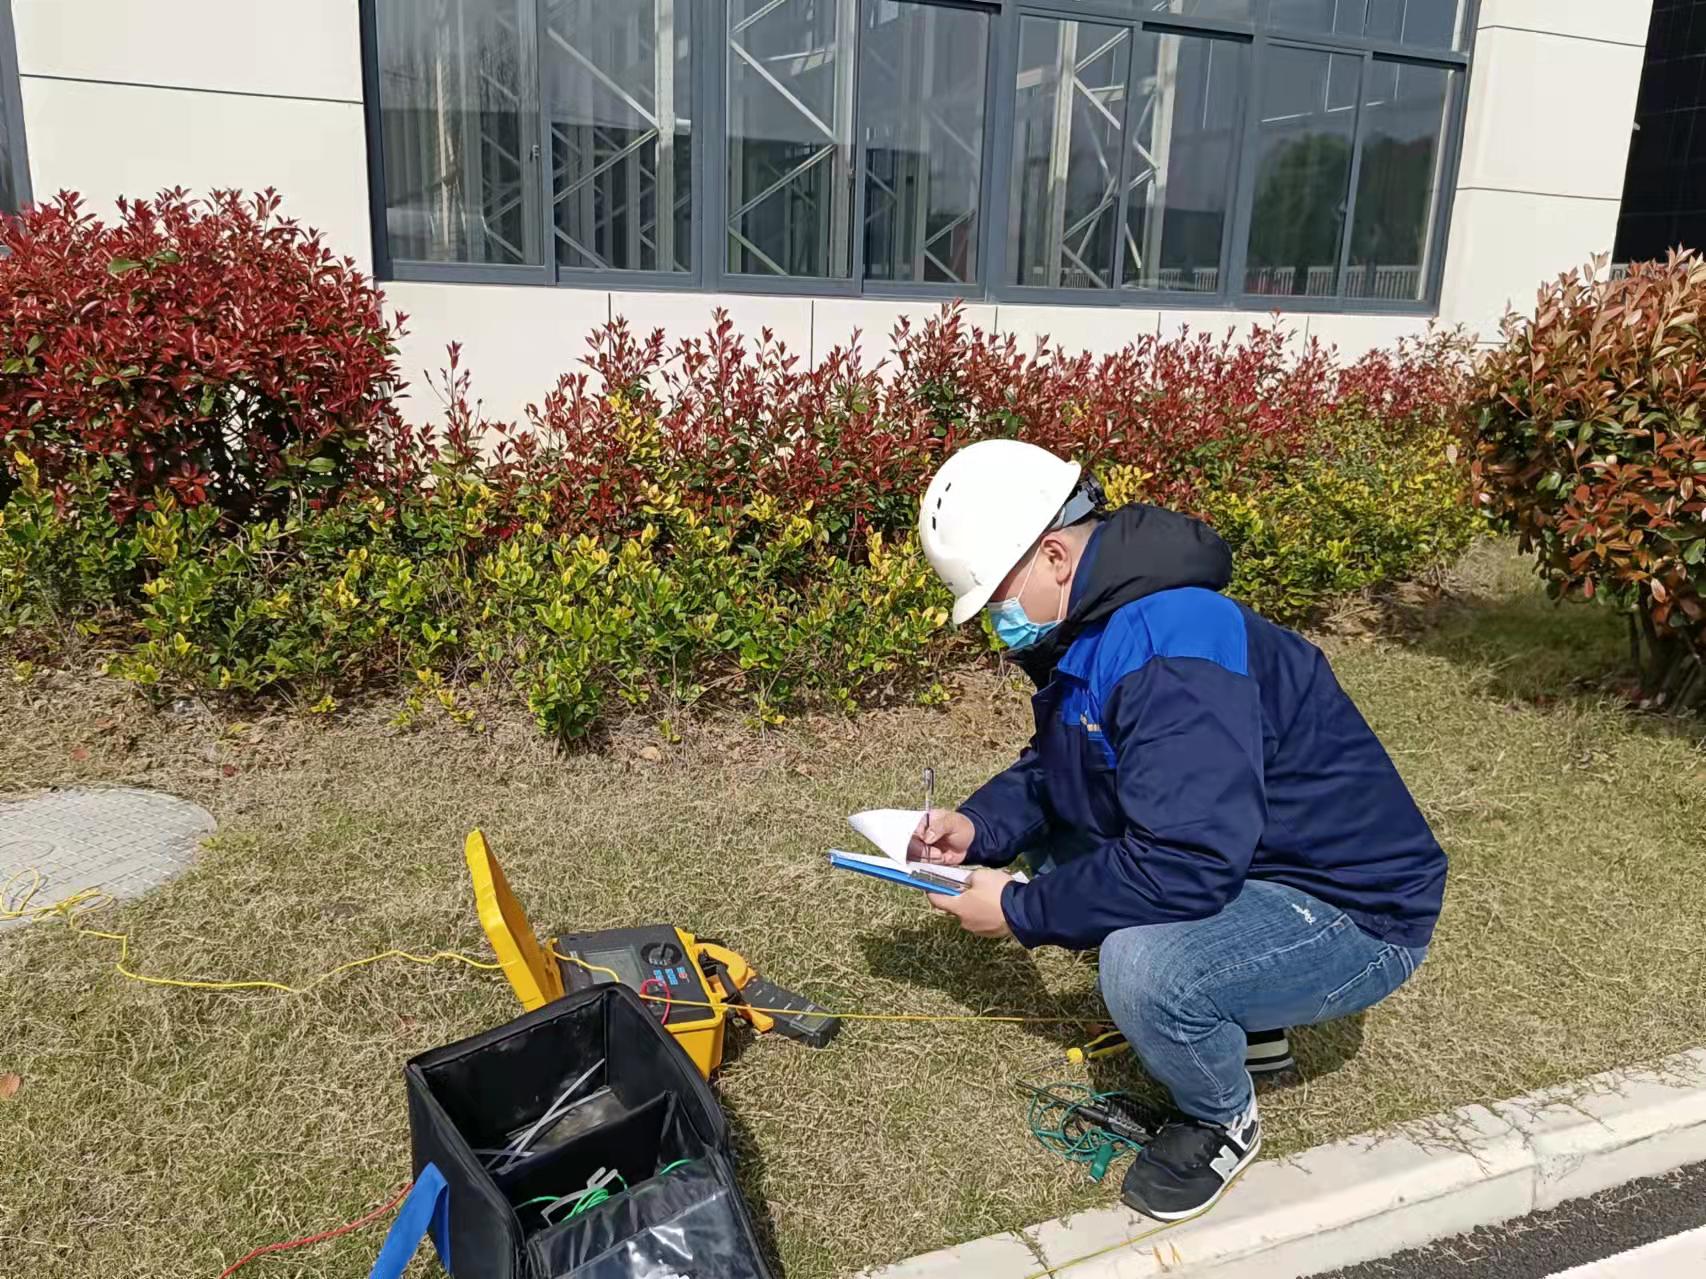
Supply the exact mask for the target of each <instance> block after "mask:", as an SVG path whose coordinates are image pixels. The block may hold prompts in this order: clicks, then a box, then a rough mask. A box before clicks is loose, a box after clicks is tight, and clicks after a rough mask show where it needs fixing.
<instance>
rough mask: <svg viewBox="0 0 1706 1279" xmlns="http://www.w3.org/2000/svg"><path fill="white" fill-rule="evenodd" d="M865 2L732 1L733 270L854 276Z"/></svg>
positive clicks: (730, 162) (730, 139)
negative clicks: (856, 122) (859, 48)
mask: <svg viewBox="0 0 1706 1279" xmlns="http://www.w3.org/2000/svg"><path fill="white" fill-rule="evenodd" d="M857 35H858V0H785V2H778V0H729V30H728V42H729V52H728V67H729V79H728V174H729V193H728V200H729V204H728V269H729V270H730V271H734V272H738V273H746V274H755V275H771V276H813V277H819V278H823V277H828V278H833V279H845V278H847V276H848V275H850V274H851V271H852V246H853V227H852V217H853V137H852V133H853V87H854V74H853V73H854V67H853V49H854V42H855V39H856V37H857Z"/></svg>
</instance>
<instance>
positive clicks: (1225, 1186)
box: [1121, 1136, 1262, 1221]
mask: <svg viewBox="0 0 1706 1279" xmlns="http://www.w3.org/2000/svg"><path fill="white" fill-rule="evenodd" d="M1261 1153H1262V1139H1261V1137H1260V1136H1258V1137H1257V1138H1256V1144H1255V1145H1253V1146H1251V1147H1250V1149H1249V1151H1248V1152H1247V1153H1246V1154H1245V1156H1244V1157H1243V1158H1242V1159H1240V1160H1239V1161H1238V1166H1237V1167H1236V1168H1234V1169H1233V1170H1232V1175H1231V1176H1230V1177H1228V1178H1227V1179H1226V1180H1225V1181H1224V1182H1223V1183H1222V1184H1221V1187H1220V1189H1219V1190H1217V1191H1215V1192H1214V1194H1213V1195H1211V1196H1210V1197H1209V1199H1208V1201H1207V1202H1205V1203H1201V1204H1198V1205H1197V1206H1196V1207H1195V1208H1186V1209H1184V1210H1183V1211H1181V1212H1156V1211H1155V1210H1154V1209H1152V1208H1139V1207H1137V1206H1136V1205H1135V1204H1131V1203H1127V1204H1126V1207H1127V1208H1130V1209H1131V1210H1132V1211H1133V1212H1141V1213H1142V1214H1143V1215H1144V1216H1145V1217H1150V1218H1153V1219H1154V1220H1156V1221H1187V1220H1189V1219H1190V1218H1192V1217H1200V1216H1201V1215H1202V1214H1203V1213H1205V1212H1207V1211H1208V1210H1209V1209H1210V1208H1212V1207H1214V1205H1215V1204H1217V1203H1219V1202H1220V1199H1221V1196H1222V1195H1224V1194H1225V1193H1226V1192H1227V1191H1228V1190H1231V1189H1232V1187H1233V1185H1234V1184H1236V1182H1237V1181H1238V1178H1240V1177H1242V1176H1243V1175H1244V1170H1245V1169H1246V1168H1248V1167H1249V1166H1250V1165H1251V1164H1252V1163H1254V1162H1255V1159H1256V1156H1257V1155H1259V1154H1261ZM1121 1202H1124V1199H1123V1198H1122V1200H1121Z"/></svg>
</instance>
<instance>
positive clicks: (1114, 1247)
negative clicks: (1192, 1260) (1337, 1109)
mask: <svg viewBox="0 0 1706 1279" xmlns="http://www.w3.org/2000/svg"><path fill="white" fill-rule="evenodd" d="M1248 1171H1249V1166H1248V1165H1246V1166H1245V1167H1244V1168H1241V1169H1239V1171H1238V1175H1237V1176H1236V1177H1234V1178H1233V1179H1232V1180H1231V1181H1229V1182H1227V1183H1226V1190H1222V1191H1221V1192H1220V1193H1221V1196H1222V1197H1224V1196H1225V1194H1226V1191H1227V1190H1231V1189H1232V1187H1234V1186H1236V1185H1237V1184H1238V1183H1239V1181H1241V1180H1242V1179H1243V1177H1244V1174H1245V1173H1246V1172H1248ZM1219 1202H1220V1200H1219V1199H1216V1200H1215V1201H1214V1203H1211V1204H1210V1205H1209V1206H1208V1207H1206V1208H1202V1209H1199V1210H1198V1211H1196V1212H1193V1213H1192V1214H1191V1215H1190V1216H1188V1217H1180V1218H1179V1219H1178V1220H1177V1221H1166V1222H1163V1223H1162V1224H1160V1225H1159V1226H1152V1227H1150V1228H1149V1229H1148V1230H1145V1231H1141V1232H1140V1233H1138V1234H1135V1235H1133V1236H1132V1237H1131V1238H1129V1239H1122V1240H1120V1241H1119V1242H1118V1243H1111V1244H1109V1245H1108V1246H1107V1247H1106V1248H1098V1249H1096V1251H1095V1252H1087V1253H1085V1254H1084V1255H1083V1256H1082V1257H1074V1258H1072V1259H1071V1260H1070V1261H1063V1262H1061V1263H1060V1264H1059V1265H1058V1266H1045V1267H1044V1268H1043V1269H1041V1270H1039V1271H1037V1272H1036V1273H1035V1274H1029V1275H1026V1276H1025V1279H1054V1276H1055V1275H1058V1274H1059V1273H1060V1272H1061V1271H1062V1270H1070V1269H1072V1267H1074V1266H1081V1265H1083V1264H1084V1263H1085V1262H1086V1261H1094V1260H1096V1258H1097V1257H1105V1256H1107V1255H1108V1254H1109V1253H1110V1252H1118V1251H1119V1250H1120V1249H1121V1248H1130V1247H1133V1246H1135V1245H1137V1244H1140V1243H1142V1242H1143V1241H1144V1240H1145V1239H1153V1238H1154V1237H1155V1236H1156V1235H1159V1234H1162V1233H1164V1232H1165V1231H1168V1230H1172V1229H1174V1228H1175V1227H1178V1226H1183V1225H1188V1224H1189V1223H1190V1222H1193V1221H1195V1220H1196V1219H1197V1218H1198V1217H1206V1216H1207V1215H1208V1214H1209V1213H1211V1212H1213V1211H1214V1208H1215V1204H1218V1203H1219ZM1177 1253H1178V1250H1177V1249H1176V1248H1175V1249H1174V1254H1175V1257H1177Z"/></svg>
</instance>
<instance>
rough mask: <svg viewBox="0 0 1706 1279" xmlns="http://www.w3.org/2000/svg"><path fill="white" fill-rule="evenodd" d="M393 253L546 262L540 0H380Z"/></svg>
mask: <svg viewBox="0 0 1706 1279" xmlns="http://www.w3.org/2000/svg"><path fill="white" fill-rule="evenodd" d="M378 21H379V23H380V29H381V30H382V31H383V32H384V33H385V38H384V40H383V41H382V42H381V46H380V64H379V77H380V84H379V105H380V115H381V121H382V124H381V128H382V133H383V147H382V150H383V153H384V166H385V184H384V185H385V224H386V232H387V236H388V239H389V248H390V256H391V257H392V258H394V259H402V260H412V261H417V262H474V263H490V264H494V265H508V266H515V265H527V264H538V263H540V262H542V261H543V260H544V256H543V246H542V245H541V243H540V241H541V235H540V227H539V219H538V217H537V210H538V207H539V205H538V196H539V166H538V155H539V153H538V133H539V123H538V121H539V114H538V102H537V98H536V96H535V95H536V89H535V86H536V84H537V75H536V70H535V69H536V53H535V43H534V32H533V26H534V5H533V0H378Z"/></svg>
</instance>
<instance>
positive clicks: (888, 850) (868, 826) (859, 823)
mask: <svg viewBox="0 0 1706 1279" xmlns="http://www.w3.org/2000/svg"><path fill="white" fill-rule="evenodd" d="M923 817H924V810H923V809H922V808H867V809H866V810H865V811H864V812H862V813H854V814H853V816H851V817H849V818H848V819H847V822H848V825H850V826H852V827H853V829H854V830H856V831H858V832H859V833H860V834H861V835H863V836H864V837H865V838H866V839H868V840H870V841H871V842H872V843H873V844H875V845H876V846H877V847H878V848H880V849H882V850H883V855H882V856H881V857H868V856H864V855H862V854H859V853H842V854H841V855H842V856H843V857H851V858H853V859H854V860H856V861H861V862H865V863H867V864H869V865H872V866H890V867H893V868H894V869H896V870H903V871H906V872H908V873H909V874H910V873H911V872H912V871H915V870H926V871H930V872H931V873H932V874H937V875H944V876H946V877H947V878H949V879H953V880H958V881H959V882H960V883H962V884H963V883H965V882H966V881H967V880H968V879H970V878H971V873H972V870H973V869H974V868H973V867H970V866H943V865H940V864H938V863H936V862H909V861H907V860H906V846H907V845H908V844H909V843H911V842H912V832H913V831H915V830H917V829H918V823H919V822H920V821H921V820H923ZM1013 878H1014V879H1016V880H1017V881H1018V882H1019V883H1021V884H1025V883H1029V882H1030V881H1029V880H1028V879H1027V878H1026V877H1025V876H1024V875H1022V874H1019V875H1015V876H1013Z"/></svg>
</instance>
